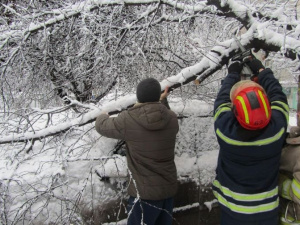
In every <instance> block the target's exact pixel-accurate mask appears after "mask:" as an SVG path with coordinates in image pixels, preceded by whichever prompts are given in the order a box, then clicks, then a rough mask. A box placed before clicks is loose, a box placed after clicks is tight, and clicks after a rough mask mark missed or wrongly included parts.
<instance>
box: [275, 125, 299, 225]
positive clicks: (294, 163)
mask: <svg viewBox="0 0 300 225" xmlns="http://www.w3.org/2000/svg"><path fill="white" fill-rule="evenodd" d="M286 143H287V144H286V146H285V147H284V148H283V150H282V153H281V160H280V179H279V194H280V197H281V198H280V205H281V218H280V220H281V224H282V225H295V224H298V225H299V224H300V160H299V159H300V127H298V126H295V127H291V129H290V133H289V136H288V137H287V139H286Z"/></svg>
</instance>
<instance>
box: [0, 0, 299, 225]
mask: <svg viewBox="0 0 300 225" xmlns="http://www.w3.org/2000/svg"><path fill="white" fill-rule="evenodd" d="M299 15H300V2H299V1H298V0H268V1H260V0H206V1H205V0H203V1H201V0H192V1H191V0H189V1H187V0H176V1H174V0H66V1H62V0H51V1H38V0H4V1H2V2H1V3H0V75H1V79H0V88H1V98H0V105H1V106H0V109H1V117H0V118H1V120H0V121H1V126H0V131H1V136H0V144H1V148H0V154H1V159H0V160H1V165H0V190H1V192H0V193H1V194H0V218H1V221H2V223H3V224H6V225H8V224H18V223H21V222H25V223H33V222H34V221H42V223H50V222H52V223H53V224H54V223H58V224H60V223H61V221H63V222H64V223H71V222H72V223H73V224H82V223H84V221H85V222H87V223H92V222H91V221H88V219H87V218H88V217H90V219H91V220H95V221H96V220H98V221H102V219H101V218H98V217H97V216H96V215H97V214H96V213H94V212H96V211H101V210H104V208H105V207H104V206H105V205H107V204H111V203H110V202H111V201H110V200H111V199H112V198H115V199H120V197H121V196H123V195H124V193H125V191H126V187H124V186H122V185H124V182H123V180H122V179H123V178H119V177H122V176H126V172H124V171H122V166H121V165H124V166H125V167H126V165H125V164H126V163H125V162H124V157H122V156H121V155H122V152H123V151H122V150H123V147H124V145H123V144H122V141H113V140H109V139H106V138H104V137H99V136H98V135H97V134H96V133H95V131H94V127H93V126H94V121H95V118H96V117H97V116H98V115H99V114H100V113H101V112H110V113H111V114H117V113H118V112H120V111H122V110H125V109H126V108H127V107H130V106H131V105H132V104H134V103H135V101H136V98H135V95H134V91H135V87H136V85H137V83H138V82H139V81H140V80H142V79H143V78H145V77H149V76H151V77H155V78H157V79H158V80H159V81H160V82H161V86H162V89H164V87H166V86H170V87H171V88H172V89H173V94H172V95H171V105H172V106H173V108H174V109H175V111H176V112H177V113H178V118H179V119H180V121H181V122H180V123H181V131H180V133H179V136H178V143H177V148H176V153H177V155H178V157H179V158H178V162H177V163H180V157H187V155H189V156H191V160H192V161H191V163H190V164H188V165H189V166H190V168H185V169H184V170H182V171H183V172H185V171H187V170H190V171H192V167H193V166H195V165H199V164H198V162H199V163H200V162H201V163H203V161H202V160H201V157H200V156H201V151H214V150H217V146H216V144H215V143H213V142H211V141H210V139H211V138H213V137H212V136H213V132H212V130H211V123H212V118H211V108H210V107H209V105H210V104H211V103H212V102H213V100H214V97H215V94H216V93H217V90H218V85H219V83H220V80H221V79H222V77H224V76H225V75H226V65H227V64H228V61H229V59H230V58H231V57H232V56H234V55H235V54H237V53H239V52H240V49H239V44H238V42H240V43H241V45H242V46H243V47H244V48H246V49H256V50H258V49H262V50H263V52H264V53H267V55H268V57H267V59H266V61H268V65H270V66H271V67H272V69H273V70H274V71H275V75H277V76H279V75H280V74H279V73H280V72H281V71H282V70H283V69H284V70H286V72H288V73H290V74H291V75H292V77H294V80H293V81H297V80H298V75H299V70H300V64H299V59H300V58H299V57H300V41H299V39H300V19H299ZM276 72H277V73H276ZM195 80H197V82H196V83H198V85H196V84H195V83H194V81H195ZM199 101H201V102H200V103H199ZM204 103H206V104H204ZM203 129H205V131H203ZM114 164H116V165H119V167H117V168H119V170H117V171H113V169H112V168H106V167H105V166H106V165H114ZM101 165H103V166H102V167H101ZM192 165H193V166H192ZM103 168H106V173H109V172H111V174H110V176H111V177H113V176H114V175H115V174H118V176H117V177H118V178H115V179H111V180H110V182H105V181H104V180H105V178H103V177H105V176H107V174H106V175H103V174H101V173H102V172H103ZM198 169H199V168H198ZM200 169H201V168H200ZM196 170H197V169H196ZM95 171H96V172H95ZM202 174H205V173H202ZM121 175H122V176H121ZM194 175H195V177H197V176H199V177H201V176H202V177H201V178H200V182H208V183H209V178H207V177H206V176H205V175H201V174H200V175H199V174H198V175H197V174H194ZM99 176H101V177H102V180H100V179H99ZM191 176H193V174H192V175H191ZM199 177H198V178H199ZM103 179H104V180H103ZM201 179H202V180H201ZM203 179H204V180H205V181H204V180H203ZM107 196H110V198H108V197H107ZM112 196H113V197H112ZM58 206H59V207H58ZM91 215H92V216H91Z"/></svg>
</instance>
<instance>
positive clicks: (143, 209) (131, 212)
mask: <svg viewBox="0 0 300 225" xmlns="http://www.w3.org/2000/svg"><path fill="white" fill-rule="evenodd" d="M173 201H174V199H173V198H167V199H164V200H160V201H151V200H142V199H136V198H134V197H131V196H130V197H129V200H128V205H127V213H128V220H127V221H128V222H127V225H141V224H147V225H172V220H173V216H172V212H173Z"/></svg>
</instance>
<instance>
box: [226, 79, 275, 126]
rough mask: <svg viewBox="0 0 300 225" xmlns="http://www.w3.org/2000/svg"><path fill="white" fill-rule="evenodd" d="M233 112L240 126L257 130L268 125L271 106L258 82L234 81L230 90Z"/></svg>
mask: <svg viewBox="0 0 300 225" xmlns="http://www.w3.org/2000/svg"><path fill="white" fill-rule="evenodd" d="M230 100H231V102H232V105H233V111H234V114H235V116H236V118H237V120H238V122H239V123H240V124H241V126H242V127H244V128H245V129H248V130H259V129H262V128H264V127H265V126H267V125H268V123H269V122H270V119H271V107H270V103H269V100H268V97H267V94H266V92H265V90H264V89H263V87H262V86H260V85H259V84H258V83H256V82H253V81H250V80H245V81H240V82H238V83H236V84H235V85H234V86H233V87H232V88H231V91H230Z"/></svg>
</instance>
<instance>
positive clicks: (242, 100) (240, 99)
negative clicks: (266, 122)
mask: <svg viewBox="0 0 300 225" xmlns="http://www.w3.org/2000/svg"><path fill="white" fill-rule="evenodd" d="M236 98H237V100H239V101H240V103H241V104H242V108H243V111H244V116H245V123H247V124H249V115H248V110H247V107H246V104H245V101H244V99H243V98H242V97H241V96H237V97H236Z"/></svg>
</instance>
